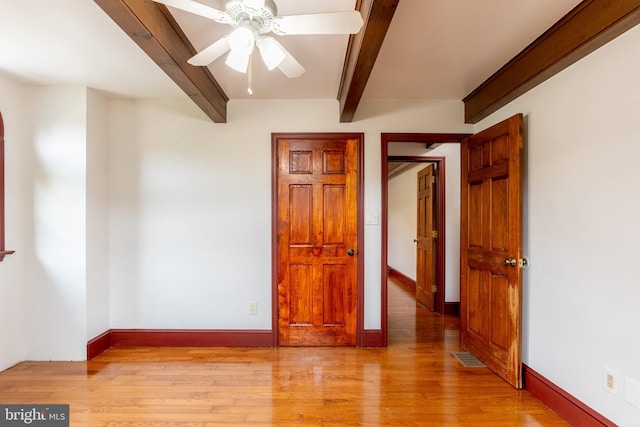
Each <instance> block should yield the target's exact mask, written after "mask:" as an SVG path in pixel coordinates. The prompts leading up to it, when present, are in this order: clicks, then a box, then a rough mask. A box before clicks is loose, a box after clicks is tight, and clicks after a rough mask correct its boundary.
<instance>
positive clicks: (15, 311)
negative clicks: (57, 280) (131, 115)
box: [0, 75, 30, 370]
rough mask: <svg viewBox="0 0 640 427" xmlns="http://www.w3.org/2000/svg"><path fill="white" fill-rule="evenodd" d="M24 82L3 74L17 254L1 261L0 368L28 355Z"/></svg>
mask: <svg viewBox="0 0 640 427" xmlns="http://www.w3.org/2000/svg"><path fill="white" fill-rule="evenodd" d="M22 98H23V91H22V88H21V86H19V85H18V84H16V83H14V82H12V81H11V80H9V79H7V78H5V77H4V76H2V75H0V112H2V117H3V119H4V125H5V129H4V130H5V205H6V206H5V220H6V224H7V227H6V230H5V231H6V236H5V238H6V247H7V249H9V250H15V251H16V254H14V255H7V256H6V257H5V258H4V261H2V262H0V343H1V345H0V370H3V369H5V368H8V367H10V366H12V365H14V364H16V363H18V362H21V361H22V360H24V359H25V358H26V342H25V334H26V315H25V313H24V306H25V302H26V294H25V287H26V280H25V267H24V257H23V254H24V251H25V249H26V248H27V247H28V246H29V245H30V242H29V241H27V238H26V235H25V232H26V229H27V228H28V227H29V224H28V222H29V216H28V215H24V213H25V204H24V202H23V199H22V198H21V197H20V195H21V194H23V192H24V190H25V177H26V175H27V174H28V173H29V167H28V164H26V162H25V150H24V138H25V135H24V129H23V108H22Z"/></svg>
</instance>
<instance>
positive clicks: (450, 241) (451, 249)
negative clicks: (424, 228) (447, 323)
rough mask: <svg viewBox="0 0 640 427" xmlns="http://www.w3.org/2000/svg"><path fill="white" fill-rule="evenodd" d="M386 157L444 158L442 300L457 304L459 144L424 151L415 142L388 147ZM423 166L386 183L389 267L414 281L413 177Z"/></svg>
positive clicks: (414, 220) (414, 217)
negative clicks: (387, 185)
mask: <svg viewBox="0 0 640 427" xmlns="http://www.w3.org/2000/svg"><path fill="white" fill-rule="evenodd" d="M389 148H390V155H407V156H435V157H444V158H445V209H446V214H445V217H446V218H445V233H444V235H445V239H446V241H445V262H446V265H445V301H446V302H457V301H460V145H459V144H457V143H450V144H442V145H440V146H439V147H436V148H434V149H433V150H430V151H426V150H425V148H424V145H422V144H415V143H406V144H405V143H393V144H390V147H389ZM425 166H426V165H425V164H418V165H417V166H415V167H413V168H411V169H410V170H407V171H405V172H403V173H402V174H401V175H399V176H397V177H394V178H392V179H390V180H389V187H388V197H389V200H388V204H389V219H388V221H389V233H388V234H389V236H388V246H389V247H388V251H389V253H388V258H389V263H388V264H389V265H390V266H391V267H393V268H395V269H397V270H398V271H400V272H402V273H403V274H405V275H406V276H408V277H411V278H412V279H414V280H415V273H416V246H415V243H413V239H414V238H415V233H416V210H417V199H416V192H417V182H416V174H417V173H418V171H419V170H421V169H423V168H424V167H425Z"/></svg>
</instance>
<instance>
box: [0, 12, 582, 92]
mask: <svg viewBox="0 0 640 427" xmlns="http://www.w3.org/2000/svg"><path fill="white" fill-rule="evenodd" d="M141 1H142V0H141ZM200 1H201V2H202V3H206V4H210V5H213V6H218V7H219V6H220V0H200ZM275 1H276V4H277V5H278V13H279V15H293V14H302V13H317V12H327V11H339V10H352V9H353V8H354V7H355V0H304V1H301V0H275ZM578 3H579V0H518V1H513V0H400V2H399V6H398V8H397V10H396V13H395V15H394V18H393V21H392V23H391V26H390V28H389V32H388V33H387V36H386V38H385V41H384V43H383V46H382V49H381V51H380V55H379V56H378V59H377V61H376V63H375V66H374V68H373V72H372V74H371V77H370V79H369V82H368V84H367V87H366V90H365V92H364V95H363V99H367V98H376V99H385V98H386V99H407V98H420V99H462V98H463V97H464V96H466V95H467V94H468V93H469V92H471V91H472V90H473V89H474V88H475V87H477V86H478V85H479V84H480V83H482V82H483V81H484V80H485V79H487V78H488V77H489V76H490V75H491V74H493V72H495V71H496V70H497V69H498V68H500V67H501V66H502V65H503V64H504V63H506V62H507V61H508V60H509V59H511V58H512V57H513V56H514V55H515V54H517V53H518V52H519V51H521V50H522V49H523V48H524V47H526V46H527V45H528V44H529V43H531V42H532V41H533V40H534V39H535V38H536V37H538V36H539V35H540V34H541V33H543V32H544V31H545V30H546V29H547V28H548V27H550V26H551V25H552V24H554V23H555V22H556V21H557V20H558V19H560V18H561V17H562V16H564V15H565V14H566V13H567V12H568V11H570V10H571V9H572V8H573V7H574V6H575V5H577V4H578ZM170 10H171V12H172V14H173V15H174V17H175V19H176V21H177V22H178V23H179V24H180V26H181V27H182V28H183V30H184V32H185V33H186V35H187V36H188V37H189V39H190V40H191V43H192V44H193V45H194V47H195V48H196V49H197V50H200V49H202V48H204V47H206V46H207V45H208V44H210V43H212V42H213V41H215V40H216V39H217V38H218V37H220V36H221V35H223V34H224V33H225V31H228V30H229V28H230V27H228V26H226V25H223V24H219V23H216V22H214V21H211V20H208V19H206V18H202V17H199V16H195V15H192V14H189V13H187V12H183V11H179V10H174V9H170ZM279 40H280V42H281V43H282V44H283V45H284V46H285V48H286V49H287V50H289V51H290V52H291V53H292V54H293V55H294V56H295V57H296V59H297V60H298V61H299V62H300V63H301V64H302V65H303V66H304V67H305V68H306V70H307V71H306V73H305V74H303V75H302V76H301V77H299V78H296V79H288V78H286V77H285V76H284V75H283V74H282V73H281V72H280V71H278V70H274V71H267V70H266V68H265V67H264V65H262V63H261V61H260V60H259V58H258V57H257V58H256V59H258V60H256V61H254V63H253V64H254V69H253V70H254V72H253V85H252V86H253V91H254V95H253V98H264V99H268V98H280V99H296V98H331V99H336V97H337V91H338V86H339V84H340V76H341V72H342V63H343V61H344V57H345V52H346V46H347V42H348V36H341V35H338V36H336V35H331V36H317V35H313V36H307V35H304V36H284V37H280V38H279ZM210 69H211V71H212V74H213V75H214V77H215V78H216V79H217V80H218V82H219V83H220V84H221V86H222V88H223V89H224V91H225V93H226V94H227V96H228V97H229V98H230V99H240V98H248V97H249V96H248V95H247V94H246V84H247V82H246V75H244V74H241V73H238V72H236V71H234V70H232V69H230V68H228V67H227V66H226V65H225V64H224V59H222V58H221V59H218V60H217V61H216V62H214V63H213V64H212V65H211V66H210ZM0 74H4V75H7V76H9V77H12V78H14V79H18V80H19V81H21V82H24V83H26V84H37V85H82V86H89V87H92V88H95V89H99V90H101V91H104V92H106V93H109V94H113V95H118V96H126V97H133V98H158V97H161V98H166V97H175V96H185V95H184V94H183V92H182V91H181V90H180V89H179V88H178V87H177V85H176V84H175V83H173V82H172V81H171V79H170V78H169V77H167V76H166V75H165V74H164V72H163V71H162V70H161V69H160V68H159V67H158V66H157V65H156V64H155V63H154V62H153V61H152V60H151V59H150V58H149V57H148V56H147V55H146V54H145V53H144V52H143V51H142V50H141V49H140V48H139V47H138V46H137V45H136V44H135V43H134V42H133V41H132V40H131V39H130V38H129V36H127V35H126V34H125V33H124V31H122V30H121V29H120V28H119V27H118V26H117V25H116V24H115V23H114V22H113V21H112V20H111V18H109V17H108V16H107V15H106V13H105V12H103V11H102V9H101V8H100V7H99V6H98V5H97V4H95V3H94V2H93V1H91V0H55V1H54V0H0Z"/></svg>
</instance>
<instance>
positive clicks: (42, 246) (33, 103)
mask: <svg viewBox="0 0 640 427" xmlns="http://www.w3.org/2000/svg"><path fill="white" fill-rule="evenodd" d="M24 93H25V114H27V113H28V114H27V115H26V116H25V118H26V126H27V129H28V130H29V133H28V135H27V138H26V140H25V141H24V142H25V144H26V146H27V147H28V148H27V149H28V150H29V151H30V155H31V156H32V157H31V159H30V161H31V165H29V162H28V161H27V167H29V166H31V168H32V169H31V170H32V174H31V176H30V182H29V183H28V192H27V193H25V194H24V195H23V197H25V198H27V199H30V200H31V203H32V205H31V206H30V207H31V209H30V210H29V211H27V215H29V219H30V221H32V224H30V225H31V229H30V236H29V239H30V241H29V246H28V247H26V248H25V250H24V251H23V253H22V254H21V255H20V256H21V257H24V262H25V267H26V272H25V273H26V274H25V276H26V277H27V285H26V293H27V301H26V302H25V307H23V310H24V312H25V315H26V316H27V328H26V335H27V337H28V338H27V358H29V359H33V360H49V359H53V360H65V359H74V360H82V359H84V358H85V356H86V342H87V335H86V334H87V327H86V324H87V315H86V286H85V283H86V184H85V183H86V105H87V104H86V103H87V101H86V89H85V88H67V87H47V88H43V87H29V88H25V90H24Z"/></svg>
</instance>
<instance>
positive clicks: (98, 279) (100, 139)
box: [86, 89, 109, 339]
mask: <svg viewBox="0 0 640 427" xmlns="http://www.w3.org/2000/svg"><path fill="white" fill-rule="evenodd" d="M108 118H109V117H108V114H107V100H106V98H105V97H104V96H103V95H101V94H100V93H98V92H97V91H95V90H91V89H88V90H87V140H86V145H87V149H86V150H87V159H86V170H87V183H86V186H87V190H86V209H87V218H86V222H87V230H86V238H87V242H86V245H87V253H86V263H87V278H86V288H87V289H86V291H87V337H88V338H89V339H91V338H94V337H95V336H97V335H100V334H101V333H103V332H105V331H107V330H108V329H109V149H108V145H107V131H108Z"/></svg>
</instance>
